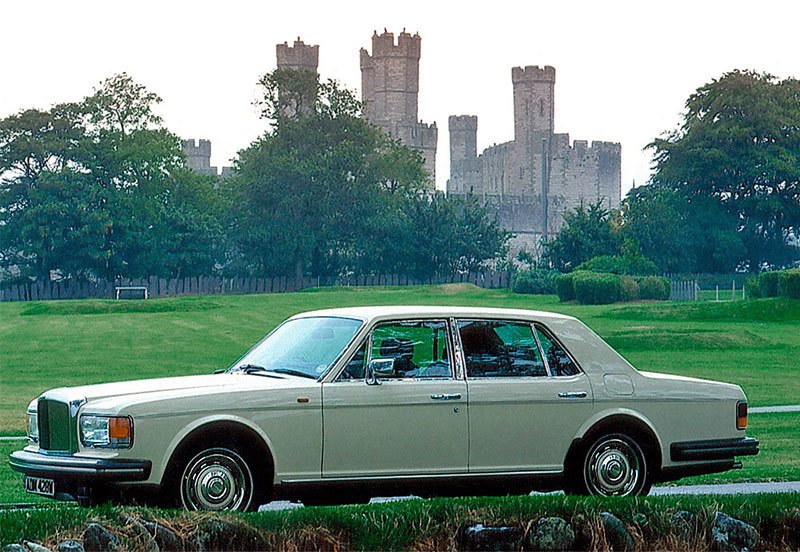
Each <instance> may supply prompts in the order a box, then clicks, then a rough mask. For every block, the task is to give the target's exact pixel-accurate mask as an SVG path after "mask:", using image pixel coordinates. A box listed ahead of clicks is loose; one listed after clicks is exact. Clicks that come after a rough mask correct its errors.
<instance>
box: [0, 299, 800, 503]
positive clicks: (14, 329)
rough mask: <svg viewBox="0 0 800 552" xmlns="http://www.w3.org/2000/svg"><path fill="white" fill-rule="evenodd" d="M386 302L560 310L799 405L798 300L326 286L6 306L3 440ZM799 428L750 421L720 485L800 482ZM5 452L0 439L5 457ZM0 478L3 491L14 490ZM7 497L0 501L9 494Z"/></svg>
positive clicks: (767, 401) (0, 332) (1, 315)
mask: <svg viewBox="0 0 800 552" xmlns="http://www.w3.org/2000/svg"><path fill="white" fill-rule="evenodd" d="M378 304H442V305H474V306H494V307H515V308H528V309H542V310H551V311H557V312H563V313H566V314H571V315H574V316H577V317H579V318H580V319H582V320H583V321H584V322H586V323H587V324H588V325H589V326H591V327H592V328H593V329H595V330H596V331H597V332H598V333H599V334H600V335H601V336H602V337H604V338H606V339H607V340H608V341H609V342H610V343H611V344H612V345H613V346H614V347H615V348H616V349H617V350H618V351H619V352H620V353H622V354H623V355H625V356H626V358H628V359H629V360H630V361H631V362H632V363H633V364H634V365H635V366H636V367H637V368H639V369H641V370H651V371H657V372H670V373H675V374H682V375H688V376H697V377H704V378H711V379H718V380H723V381H729V382H733V383H737V384H739V385H741V386H742V387H743V388H744V390H745V392H746V393H747V395H748V398H749V401H750V404H751V405H752V406H763V405H779V404H795V403H800V378H798V377H797V372H798V369H797V359H798V358H800V331H799V330H800V301H787V300H782V299H768V300H755V301H750V300H748V301H736V302H728V303H715V302H698V303H660V302H659V303H637V304H633V305H610V306H581V305H573V304H561V303H559V302H558V300H557V299H556V298H555V297H554V296H531V295H515V294H513V293H510V292H508V291H505V290H483V289H479V288H475V287H472V286H467V285H450V286H423V287H405V288H333V289H331V288H327V289H319V290H308V291H304V292H298V293H289V294H271V295H248V296H212V297H185V298H176V299H157V300H149V301H130V302H115V301H99V300H86V301H60V302H39V303H0V393H1V394H2V397H3V400H2V402H0V435H19V434H22V433H23V432H24V424H25V417H24V413H25V408H26V406H27V404H28V402H29V401H30V400H31V399H33V398H34V397H36V396H37V395H38V394H39V393H41V392H42V391H44V390H46V389H49V388H52V387H58V386H65V385H78V384H89V383H99V382H105V381H112V380H125V379H136V378H144V377H156V376H169V375H185V374H198V373H209V372H211V371H213V370H215V369H218V368H224V367H227V366H228V365H229V364H231V363H232V362H233V361H235V360H236V359H237V358H238V357H239V355H241V354H242V353H243V352H244V351H246V350H247V349H248V348H249V347H250V346H251V345H252V344H253V343H255V342H256V341H257V340H258V339H259V338H261V337H262V336H263V335H264V334H266V333H267V332H268V331H269V330H270V329H271V328H273V327H274V326H275V325H276V324H277V323H279V322H280V321H282V320H283V319H285V318H286V317H287V316H290V315H292V314H294V313H297V312H301V311H305V310H311V309H319V308H327V307H337V306H353V305H378ZM798 421H800V418H798V416H797V415H788V414H782V415H772V416H770V415H760V416H756V415H754V416H752V417H751V424H752V433H753V434H754V435H756V436H758V437H759V438H762V439H763V440H764V443H765V446H764V453H762V455H760V456H759V457H757V458H755V459H745V464H746V466H747V469H746V470H744V471H738V472H730V473H729V474H723V475H721V476H718V477H717V479H720V480H723V479H724V480H730V479H741V478H749V479H752V478H757V479H770V478H776V479H785V478H789V477H795V476H794V475H792V473H793V471H794V473H797V471H796V470H797V469H798V467H800V460H796V459H795V458H794V457H795V456H796V455H794V454H793V453H792V451H791V448H790V443H792V442H796V441H797V437H798V430H797V429H796V428H797V427H798V423H797V422H798ZM6 445H8V443H0V451H2V452H3V453H5V452H6V451H7V450H9V447H8V446H6ZM768 445H769V446H768ZM3 455H4V454H3ZM3 470H7V468H6V467H5V466H3V467H0V485H2V486H3V487H6V485H5V483H6V480H8V476H7V475H5V472H3ZM7 494H8V493H2V495H7ZM2 495H0V501H4V500H5V499H6V498H7V497H6V496H2ZM9 496H10V495H9ZM15 496H16V495H15ZM17 498H19V497H17ZM9 500H10V499H9Z"/></svg>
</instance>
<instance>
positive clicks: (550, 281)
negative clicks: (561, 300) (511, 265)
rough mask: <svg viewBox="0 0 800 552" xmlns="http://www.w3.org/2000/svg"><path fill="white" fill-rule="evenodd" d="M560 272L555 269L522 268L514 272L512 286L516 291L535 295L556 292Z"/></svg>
mask: <svg viewBox="0 0 800 552" xmlns="http://www.w3.org/2000/svg"><path fill="white" fill-rule="evenodd" d="M558 274H559V273H558V272H557V271H555V270H547V269H532V270H520V271H519V272H517V273H516V274H514V279H513V280H512V282H511V288H512V289H513V290H514V293H532V294H535V295H545V294H550V293H555V292H556V284H555V277H556V276H557V275H558Z"/></svg>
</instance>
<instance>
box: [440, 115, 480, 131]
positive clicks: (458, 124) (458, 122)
mask: <svg viewBox="0 0 800 552" xmlns="http://www.w3.org/2000/svg"><path fill="white" fill-rule="evenodd" d="M447 123H448V128H449V129H450V130H475V131H477V130H478V117H477V115H450V118H449V119H448V120H447Z"/></svg>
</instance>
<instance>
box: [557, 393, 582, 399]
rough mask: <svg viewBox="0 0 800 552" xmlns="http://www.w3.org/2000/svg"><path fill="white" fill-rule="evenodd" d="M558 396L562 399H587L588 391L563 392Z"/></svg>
mask: <svg viewBox="0 0 800 552" xmlns="http://www.w3.org/2000/svg"><path fill="white" fill-rule="evenodd" d="M558 396H559V397H561V398H562V399H585V398H586V391H562V392H561V393H559V394H558Z"/></svg>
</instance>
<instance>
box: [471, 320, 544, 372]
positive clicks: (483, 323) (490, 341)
mask: <svg viewBox="0 0 800 552" xmlns="http://www.w3.org/2000/svg"><path fill="white" fill-rule="evenodd" d="M458 331H459V335H460V337H461V347H462V349H463V351H464V360H465V361H466V364H467V377H472V378H500V377H503V378H504V377H539V376H546V375H547V369H546V368H545V365H544V361H543V360H542V356H541V354H540V353H539V348H538V347H537V345H536V338H535V337H534V335H533V329H532V327H531V325H530V324H528V323H525V322H508V321H502V320H462V321H459V323H458Z"/></svg>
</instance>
